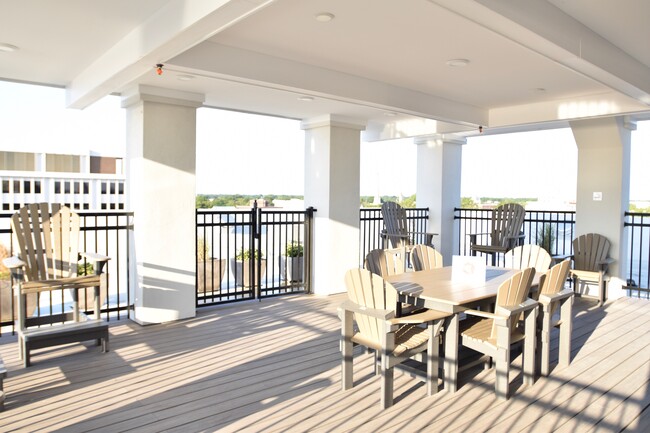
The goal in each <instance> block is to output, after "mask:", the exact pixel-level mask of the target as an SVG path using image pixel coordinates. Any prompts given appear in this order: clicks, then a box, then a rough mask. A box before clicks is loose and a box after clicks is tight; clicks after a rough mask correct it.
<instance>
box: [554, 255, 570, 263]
mask: <svg viewBox="0 0 650 433" xmlns="http://www.w3.org/2000/svg"><path fill="white" fill-rule="evenodd" d="M552 259H553V260H555V262H561V261H562V260H566V259H571V260H573V254H558V255H555V256H552Z"/></svg>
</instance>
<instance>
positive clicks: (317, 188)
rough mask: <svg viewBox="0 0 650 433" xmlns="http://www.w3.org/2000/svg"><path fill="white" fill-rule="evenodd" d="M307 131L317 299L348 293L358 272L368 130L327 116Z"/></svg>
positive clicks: (308, 193)
mask: <svg viewBox="0 0 650 433" xmlns="http://www.w3.org/2000/svg"><path fill="white" fill-rule="evenodd" d="M301 127H302V128H303V129H304V130H305V206H313V207H314V208H315V209H316V212H315V214H314V216H315V218H314V242H313V253H314V260H313V272H312V278H313V281H312V288H313V292H314V293H315V294H318V295H326V294H331V293H340V292H343V291H345V284H344V281H343V279H344V276H345V272H346V271H347V270H348V269H350V268H356V267H358V266H359V207H360V202H359V197H360V186H359V176H360V175H359V167H360V164H359V162H360V141H361V138H360V137H361V131H362V130H363V129H364V128H365V126H364V125H361V124H359V123H355V122H354V121H352V120H350V119H344V118H341V117H335V116H325V117H321V118H316V119H309V120H305V121H303V122H302V126H301Z"/></svg>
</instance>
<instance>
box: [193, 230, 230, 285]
mask: <svg viewBox="0 0 650 433" xmlns="http://www.w3.org/2000/svg"><path fill="white" fill-rule="evenodd" d="M196 265H197V269H198V272H197V280H198V282H197V289H198V294H199V295H205V293H206V292H213V291H215V292H216V291H219V290H221V280H223V276H224V274H225V273H226V259H219V258H218V257H217V258H214V257H210V245H208V244H207V243H206V242H205V239H203V238H198V239H197V242H196Z"/></svg>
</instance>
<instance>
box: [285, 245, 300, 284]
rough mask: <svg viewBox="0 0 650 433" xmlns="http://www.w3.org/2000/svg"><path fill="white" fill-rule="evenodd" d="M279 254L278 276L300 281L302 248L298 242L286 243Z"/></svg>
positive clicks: (291, 280) (287, 279)
mask: <svg viewBox="0 0 650 433" xmlns="http://www.w3.org/2000/svg"><path fill="white" fill-rule="evenodd" d="M284 252H285V253H284V255H282V256H280V277H281V278H282V280H284V281H289V282H302V272H303V256H304V248H303V246H302V244H301V243H300V242H296V241H293V242H291V243H288V244H287V246H286V248H285V251H284Z"/></svg>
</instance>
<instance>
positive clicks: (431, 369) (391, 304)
mask: <svg viewBox="0 0 650 433" xmlns="http://www.w3.org/2000/svg"><path fill="white" fill-rule="evenodd" d="M345 285H346V288H347V295H348V300H347V301H345V302H344V303H343V304H342V305H341V306H340V307H339V310H338V312H339V317H340V319H341V352H342V363H341V382H342V389H343V390H348V389H350V388H352V386H353V358H354V353H353V345H354V344H359V345H362V346H365V347H367V348H368V349H373V350H375V351H376V352H377V353H380V354H381V356H380V357H379V363H380V371H381V398H380V405H381V407H382V408H383V409H386V408H388V407H390V406H392V405H393V379H394V369H393V368H394V367H395V366H396V365H398V364H400V363H402V362H404V361H405V360H407V359H409V358H411V357H413V356H414V355H417V354H422V353H423V352H425V351H426V355H425V356H424V357H425V363H426V370H427V376H426V384H427V395H432V394H434V393H436V392H437V391H438V368H439V364H440V360H439V356H438V355H439V344H440V343H439V335H440V331H441V328H442V325H443V323H444V319H445V318H446V317H449V316H450V313H443V312H440V311H436V310H425V311H423V312H421V313H419V314H414V315H411V316H406V317H397V316H396V312H395V305H396V304H397V300H398V293H397V290H395V288H394V287H393V286H392V285H391V284H390V283H388V282H387V281H386V280H384V279H383V278H382V277H380V276H379V275H376V274H373V273H372V272H370V271H368V270H367V269H350V270H349V271H348V272H347V273H346V274H345ZM422 325H426V327H422Z"/></svg>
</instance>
